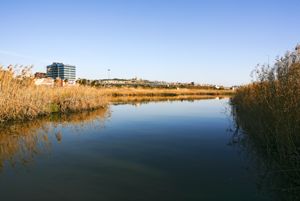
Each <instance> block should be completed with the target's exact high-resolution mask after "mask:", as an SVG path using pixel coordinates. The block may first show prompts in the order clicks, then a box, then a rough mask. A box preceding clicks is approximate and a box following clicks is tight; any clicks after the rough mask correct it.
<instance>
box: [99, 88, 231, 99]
mask: <svg viewBox="0 0 300 201" xmlns="http://www.w3.org/2000/svg"><path fill="white" fill-rule="evenodd" d="M101 89H102V91H103V92H104V93H105V94H106V95H108V96H111V97H172V96H173V97H176V96H190V97H192V96H225V95H227V96H230V95H232V94H234V91H233V90H224V89H223V90H217V89H215V90H214V89H185V88H179V89H161V88H134V87H132V88H129V87H121V88H101Z"/></svg>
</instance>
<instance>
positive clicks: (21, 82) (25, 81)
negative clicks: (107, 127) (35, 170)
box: [0, 66, 233, 123]
mask: <svg viewBox="0 0 300 201" xmlns="http://www.w3.org/2000/svg"><path fill="white" fill-rule="evenodd" d="M232 93H233V91H232V90H224V89H219V90H213V89H185V88H178V89H165V88H141V87H96V86H95V87H92V86H82V85H76V86H72V87H71V86H69V87H55V86H54V87H49V86H48V87H47V86H35V85H34V78H33V76H31V74H30V68H29V67H22V66H21V67H13V66H9V67H8V68H3V67H1V66H0V123H1V122H2V123H3V122H7V121H24V120H30V119H33V118H36V117H39V116H45V115H50V114H52V113H70V112H78V111H84V110H93V109H97V108H101V107H102V108H103V107H107V106H108V104H109V103H110V102H115V101H116V99H117V100H119V99H120V98H122V99H123V100H125V99H126V98H129V99H130V97H182V96H185V98H186V96H190V97H195V96H203V95H206V96H219V95H230V94H232Z"/></svg>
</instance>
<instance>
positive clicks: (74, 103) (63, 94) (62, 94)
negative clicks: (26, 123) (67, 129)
mask: <svg viewBox="0 0 300 201" xmlns="http://www.w3.org/2000/svg"><path fill="white" fill-rule="evenodd" d="M28 70H29V69H26V68H23V69H22V70H21V71H20V72H18V71H17V72H16V70H15V69H13V68H12V67H10V68H8V69H3V68H0V122H7V121H11V120H15V121H16V120H17V121H23V120H28V119H33V118H36V117H38V116H45V115H49V114H51V113H68V112H75V111H82V110H91V109H96V108H100V107H105V106H106V105H107V103H108V101H107V99H106V97H105V96H104V94H103V93H102V92H101V91H100V90H97V89H94V88H91V87H82V86H80V87H69V88H68V87H65V88H61V87H54V88H51V87H37V86H35V85H34V84H33V79H32V78H31V77H28V76H27V74H28Z"/></svg>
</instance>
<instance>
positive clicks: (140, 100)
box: [111, 95, 229, 106]
mask: <svg viewBox="0 0 300 201" xmlns="http://www.w3.org/2000/svg"><path fill="white" fill-rule="evenodd" d="M225 98H229V96H212V95H192V96H191V95H178V96H167V97H164V96H153V97H151V96H147V97H145V96H124V97H122V96H117V97H113V98H112V99H111V103H112V104H114V105H121V104H127V105H128V104H131V105H135V106H139V105H141V104H148V103H158V102H175V101H176V102H178V101H181V102H183V101H189V102H194V101H199V100H210V99H217V100H221V99H225Z"/></svg>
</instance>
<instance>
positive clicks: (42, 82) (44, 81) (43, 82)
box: [34, 77, 55, 87]
mask: <svg viewBox="0 0 300 201" xmlns="http://www.w3.org/2000/svg"><path fill="white" fill-rule="evenodd" d="M34 84H35V85H37V86H50V87H53V86H54V84H55V83H54V80H53V79H52V78H50V77H48V78H36V79H35V80H34Z"/></svg>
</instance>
